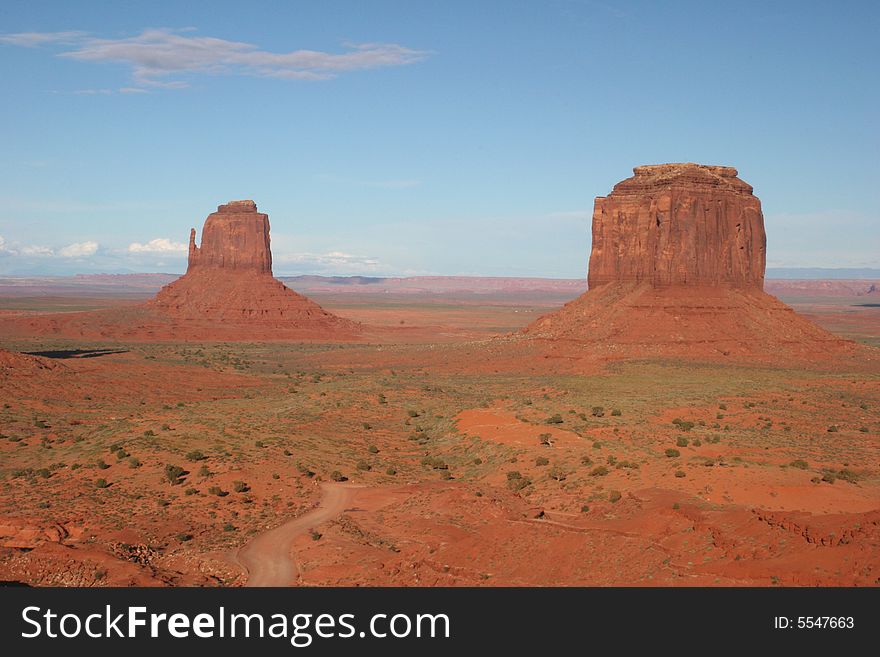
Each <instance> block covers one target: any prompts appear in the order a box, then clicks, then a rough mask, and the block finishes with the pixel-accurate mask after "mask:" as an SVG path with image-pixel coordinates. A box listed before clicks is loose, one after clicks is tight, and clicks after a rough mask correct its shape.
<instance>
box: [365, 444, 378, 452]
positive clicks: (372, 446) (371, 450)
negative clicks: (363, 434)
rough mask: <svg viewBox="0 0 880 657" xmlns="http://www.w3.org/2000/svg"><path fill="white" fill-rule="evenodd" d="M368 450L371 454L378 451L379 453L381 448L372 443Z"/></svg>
mask: <svg viewBox="0 0 880 657" xmlns="http://www.w3.org/2000/svg"><path fill="white" fill-rule="evenodd" d="M367 451H368V452H369V453H370V454H378V453H379V448H378V447H376V446H375V445H370V446H369V447H367Z"/></svg>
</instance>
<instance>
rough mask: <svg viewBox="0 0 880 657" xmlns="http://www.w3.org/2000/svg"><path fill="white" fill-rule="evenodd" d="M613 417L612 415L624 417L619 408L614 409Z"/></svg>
mask: <svg viewBox="0 0 880 657" xmlns="http://www.w3.org/2000/svg"><path fill="white" fill-rule="evenodd" d="M611 415H612V417H620V416H621V415H623V413H622V412H621V411H620V409H619V408H615V409H612V411H611Z"/></svg>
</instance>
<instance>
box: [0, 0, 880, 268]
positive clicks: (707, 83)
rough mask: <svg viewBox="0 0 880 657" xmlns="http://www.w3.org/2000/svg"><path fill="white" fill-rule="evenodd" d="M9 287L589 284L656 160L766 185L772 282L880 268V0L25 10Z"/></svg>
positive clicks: (11, 74) (126, 5)
mask: <svg viewBox="0 0 880 657" xmlns="http://www.w3.org/2000/svg"><path fill="white" fill-rule="evenodd" d="M0 26H2V36H0V76H2V84H3V89H4V102H3V103H2V104H0V139H2V143H3V148H2V149H0V273H5V274H10V273H29V274H35V273H45V274H50V273H51V274H57V273H78V272H92V271H107V272H124V271H170V272H178V271H182V270H183V269H184V268H185V254H184V252H183V251H182V250H181V246H182V245H183V244H185V243H186V241H187V238H188V233H189V228H190V227H191V226H196V227H197V228H201V224H202V222H203V221H204V219H205V217H206V216H207V215H208V214H209V213H210V212H211V211H213V209H214V208H215V206H217V205H218V204H220V203H224V202H226V201H227V200H231V199H239V198H252V199H254V200H255V201H256V202H257V204H258V206H259V207H260V209H261V210H262V211H264V212H268V213H269V216H270V220H271V223H272V244H273V252H274V255H275V272H276V274H296V273H317V274H368V275H370V274H373V275H412V274H459V275H462V274H473V275H487V276H508V275H511V276H553V277H580V276H584V275H585V273H586V264H587V257H588V253H589V243H590V235H589V217H590V214H591V211H592V204H593V198H594V197H595V196H597V195H604V194H606V193H607V192H608V191H610V189H611V187H612V185H613V184H614V183H615V182H617V181H618V180H621V179H623V178H625V177H627V176H629V175H631V169H632V167H633V166H635V165H639V164H648V163H658V162H678V161H695V162H701V163H710V164H726V165H732V166H735V167H736V168H737V169H739V172H740V176H741V177H742V178H743V179H744V180H746V181H747V182H749V183H750V184H752V185H753V186H754V188H755V193H756V194H757V195H758V196H759V197H760V198H761V200H762V202H763V206H764V215H765V221H766V226H767V232H768V265H769V266H777V267H778V266H791V267H795V266H798V267H800V266H820V267H880V210H878V208H880V184H878V183H880V138H878V109H877V108H878V107H880V91H878V79H880V78H878V76H877V70H878V64H880V46H878V39H877V34H880V3H876V2H846V1H843V2H810V1H806V0H801V1H800V2H772V3H768V2H705V1H700V2H696V1H695V2H686V1H680V2H675V1H670V2H659V1H657V2H613V1H612V0H605V1H603V2H591V1H588V0H584V1H574V0H549V1H543V2H537V1H535V2H452V1H446V2H418V1H409V2H378V1H377V2H333V1H330V0H326V1H323V2H307V1H302V2H248V3H243V2H203V3H198V2H189V3H179V2H158V1H157V2H149V3H134V2H79V3H78V2H56V3H51V2H38V1H29V2H10V1H6V2H4V3H3V5H2V8H0Z"/></svg>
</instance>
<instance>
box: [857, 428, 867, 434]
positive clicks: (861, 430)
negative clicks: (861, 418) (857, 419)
mask: <svg viewBox="0 0 880 657" xmlns="http://www.w3.org/2000/svg"><path fill="white" fill-rule="evenodd" d="M859 431H860V432H862V433H868V427H859Z"/></svg>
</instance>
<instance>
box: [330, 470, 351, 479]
mask: <svg viewBox="0 0 880 657" xmlns="http://www.w3.org/2000/svg"><path fill="white" fill-rule="evenodd" d="M330 478H331V479H332V480H333V481H348V477H346V476H345V475H344V474H342V473H341V472H340V471H339V470H334V471H333V472H331V473H330Z"/></svg>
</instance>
